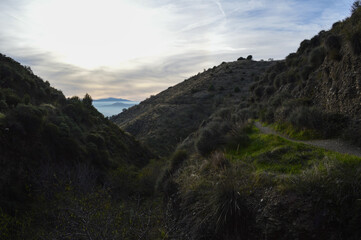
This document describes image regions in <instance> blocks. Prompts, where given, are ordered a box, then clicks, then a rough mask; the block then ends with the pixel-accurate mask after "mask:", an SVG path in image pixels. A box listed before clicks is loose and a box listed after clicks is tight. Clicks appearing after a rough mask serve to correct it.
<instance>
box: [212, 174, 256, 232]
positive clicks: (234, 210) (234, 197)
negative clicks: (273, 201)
mask: <svg viewBox="0 0 361 240" xmlns="http://www.w3.org/2000/svg"><path fill="white" fill-rule="evenodd" d="M210 202H211V204H212V206H213V207H214V210H213V224H215V228H214V229H215V231H216V235H218V236H222V237H221V238H222V239H246V238H247V235H248V234H247V232H248V226H249V224H250V222H251V221H252V220H251V219H252V214H251V211H250V210H249V209H248V208H247V204H246V199H245V197H244V196H243V194H242V192H241V191H240V189H239V187H238V184H237V183H236V181H235V180H233V179H226V180H224V181H223V182H222V183H221V184H218V186H217V188H216V189H215V194H214V196H213V197H212V199H211V201H210Z"/></svg>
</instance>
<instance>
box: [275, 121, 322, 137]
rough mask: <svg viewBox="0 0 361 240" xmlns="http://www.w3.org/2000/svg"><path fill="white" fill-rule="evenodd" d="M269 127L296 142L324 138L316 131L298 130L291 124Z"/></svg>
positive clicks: (278, 124)
mask: <svg viewBox="0 0 361 240" xmlns="http://www.w3.org/2000/svg"><path fill="white" fill-rule="evenodd" d="M268 127H271V128H273V129H274V130H276V131H278V132H280V133H282V134H285V135H287V136H289V137H290V138H293V139H296V140H313V139H320V138H322V136H321V134H319V133H318V132H317V131H316V130H313V129H298V128H296V127H295V126H293V125H292V124H290V123H273V124H271V125H268Z"/></svg>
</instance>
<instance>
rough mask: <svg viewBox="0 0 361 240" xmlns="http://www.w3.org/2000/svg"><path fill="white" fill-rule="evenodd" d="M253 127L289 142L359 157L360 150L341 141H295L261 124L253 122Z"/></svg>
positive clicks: (360, 154)
mask: <svg viewBox="0 0 361 240" xmlns="http://www.w3.org/2000/svg"><path fill="white" fill-rule="evenodd" d="M255 126H256V127H257V128H258V129H259V130H260V131H261V133H264V134H273V135H276V136H280V137H282V138H285V139H287V140H289V141H291V142H296V143H304V144H307V145H312V146H315V147H320V148H323V149H326V150H330V151H334V152H338V153H343V154H350V155H355V156H358V157H361V148H359V147H356V146H352V145H350V144H348V143H347V142H345V141H343V140H341V139H321V140H308V141H302V140H295V139H292V138H289V137H288V136H286V135H283V134H280V133H278V132H276V131H275V130H273V129H271V128H269V127H265V126H262V124H261V123H260V122H255Z"/></svg>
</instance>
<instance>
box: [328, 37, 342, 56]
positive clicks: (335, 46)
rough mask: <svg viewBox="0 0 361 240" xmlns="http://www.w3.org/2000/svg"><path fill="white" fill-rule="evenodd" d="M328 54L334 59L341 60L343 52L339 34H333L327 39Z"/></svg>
mask: <svg viewBox="0 0 361 240" xmlns="http://www.w3.org/2000/svg"><path fill="white" fill-rule="evenodd" d="M325 43H326V48H327V55H328V56H329V57H330V58H331V59H332V60H340V59H341V54H340V49H341V38H340V37H339V36H335V35H331V36H329V37H328V38H327V39H326V42H325Z"/></svg>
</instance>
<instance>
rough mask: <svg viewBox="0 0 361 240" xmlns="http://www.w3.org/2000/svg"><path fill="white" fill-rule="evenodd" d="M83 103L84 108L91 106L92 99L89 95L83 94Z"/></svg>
mask: <svg viewBox="0 0 361 240" xmlns="http://www.w3.org/2000/svg"><path fill="white" fill-rule="evenodd" d="M83 103H84V105H85V106H87V107H90V106H91V105H92V104H93V99H92V97H91V96H90V95H89V94H85V96H84V98H83Z"/></svg>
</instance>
